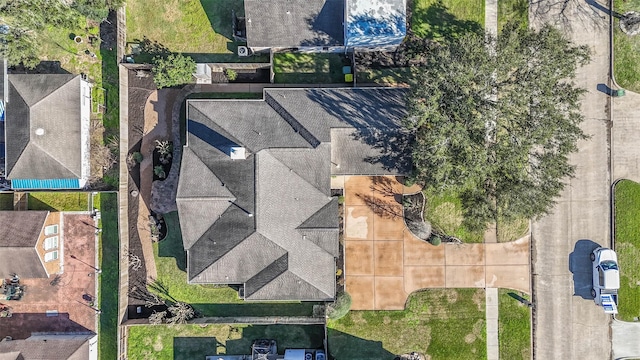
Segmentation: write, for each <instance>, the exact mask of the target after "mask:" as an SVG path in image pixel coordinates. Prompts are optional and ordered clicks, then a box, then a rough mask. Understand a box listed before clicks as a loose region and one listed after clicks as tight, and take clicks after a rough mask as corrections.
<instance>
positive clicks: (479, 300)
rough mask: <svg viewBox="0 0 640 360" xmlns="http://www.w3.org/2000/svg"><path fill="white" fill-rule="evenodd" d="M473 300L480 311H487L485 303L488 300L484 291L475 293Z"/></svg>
mask: <svg viewBox="0 0 640 360" xmlns="http://www.w3.org/2000/svg"><path fill="white" fill-rule="evenodd" d="M472 300H473V303H474V304H476V305H478V310H479V311H485V308H486V305H485V301H486V300H487V299H486V295H485V292H484V291H482V290H477V291H476V292H474V293H473V297H472Z"/></svg>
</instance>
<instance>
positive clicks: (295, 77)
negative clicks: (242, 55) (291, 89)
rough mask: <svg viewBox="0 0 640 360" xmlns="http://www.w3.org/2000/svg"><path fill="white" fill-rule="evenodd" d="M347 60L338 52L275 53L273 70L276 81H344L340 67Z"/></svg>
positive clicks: (316, 82) (312, 82)
mask: <svg viewBox="0 0 640 360" xmlns="http://www.w3.org/2000/svg"><path fill="white" fill-rule="evenodd" d="M345 65H349V61H348V60H346V59H344V58H343V57H342V56H341V55H339V54H300V53H276V54H274V55H273V72H274V74H275V75H274V77H275V79H274V80H275V82H276V83H283V84H327V83H344V82H345V81H344V74H343V73H342V67H343V66H345Z"/></svg>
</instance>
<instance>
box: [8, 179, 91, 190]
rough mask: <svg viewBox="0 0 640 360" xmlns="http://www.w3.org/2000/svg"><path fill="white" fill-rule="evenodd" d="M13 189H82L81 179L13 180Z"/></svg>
mask: <svg viewBox="0 0 640 360" xmlns="http://www.w3.org/2000/svg"><path fill="white" fill-rule="evenodd" d="M11 188H13V189H16V190H18V189H52V190H55V189H80V180H79V179H44V180H40V179H12V180H11Z"/></svg>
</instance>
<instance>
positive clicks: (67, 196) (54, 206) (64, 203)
mask: <svg viewBox="0 0 640 360" xmlns="http://www.w3.org/2000/svg"><path fill="white" fill-rule="evenodd" d="M89 196H91V193H88V192H30V193H29V198H28V207H29V210H49V211H89Z"/></svg>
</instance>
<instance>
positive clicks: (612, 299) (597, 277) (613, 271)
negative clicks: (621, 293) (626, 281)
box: [590, 247, 620, 314]
mask: <svg viewBox="0 0 640 360" xmlns="http://www.w3.org/2000/svg"><path fill="white" fill-rule="evenodd" d="M590 257H591V263H592V265H593V287H592V288H591V296H593V300H594V301H595V303H596V305H600V306H602V307H603V308H604V312H605V313H607V314H617V313H618V289H619V288H620V272H619V269H618V256H617V255H616V252H615V251H613V250H611V249H607V248H603V247H599V248H597V249H595V250H593V252H592V253H591V255H590Z"/></svg>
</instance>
